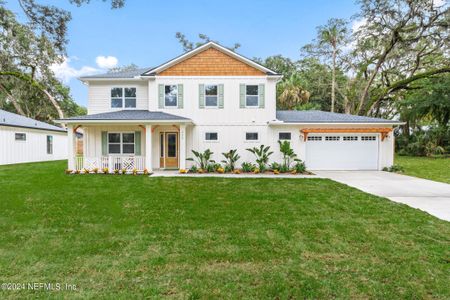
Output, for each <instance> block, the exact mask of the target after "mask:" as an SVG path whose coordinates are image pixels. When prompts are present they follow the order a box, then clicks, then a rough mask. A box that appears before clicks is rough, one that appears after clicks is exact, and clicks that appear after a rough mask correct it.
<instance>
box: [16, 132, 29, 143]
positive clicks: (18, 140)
mask: <svg viewBox="0 0 450 300" xmlns="http://www.w3.org/2000/svg"><path fill="white" fill-rule="evenodd" d="M18 134H23V136H24V137H25V138H24V139H23V140H22V139H17V135H18ZM14 141H16V142H26V141H27V133H26V132H14Z"/></svg>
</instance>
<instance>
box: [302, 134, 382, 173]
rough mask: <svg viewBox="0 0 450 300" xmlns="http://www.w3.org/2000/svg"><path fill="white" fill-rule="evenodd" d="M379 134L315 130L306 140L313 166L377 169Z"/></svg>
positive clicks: (312, 168)
mask: <svg viewBox="0 0 450 300" xmlns="http://www.w3.org/2000/svg"><path fill="white" fill-rule="evenodd" d="M378 140H379V138H378V135H376V134H320V135H319V134H315V135H312V134H311V135H308V138H307V141H306V167H307V168H308V169H310V170H377V169H378Z"/></svg>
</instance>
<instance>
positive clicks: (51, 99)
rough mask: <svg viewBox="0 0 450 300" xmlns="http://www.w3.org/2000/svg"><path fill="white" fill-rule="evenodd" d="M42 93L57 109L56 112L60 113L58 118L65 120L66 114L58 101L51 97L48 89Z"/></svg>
mask: <svg viewBox="0 0 450 300" xmlns="http://www.w3.org/2000/svg"><path fill="white" fill-rule="evenodd" d="M42 92H43V93H44V94H45V95H46V96H47V98H48V100H50V102H51V103H52V104H53V106H54V107H55V109H56V111H57V112H58V117H59V118H60V119H64V113H63V111H62V109H61V107H60V106H59V104H58V101H57V100H56V99H55V98H54V97H53V96H52V95H50V93H49V92H48V91H47V90H46V89H42Z"/></svg>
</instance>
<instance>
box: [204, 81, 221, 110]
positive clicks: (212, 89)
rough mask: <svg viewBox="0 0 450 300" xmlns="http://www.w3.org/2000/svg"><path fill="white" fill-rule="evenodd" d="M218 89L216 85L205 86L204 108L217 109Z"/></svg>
mask: <svg viewBox="0 0 450 300" xmlns="http://www.w3.org/2000/svg"><path fill="white" fill-rule="evenodd" d="M217 91H218V88H217V85H205V106H206V107H217V104H218V100H217V99H218V96H217V95H218V92H217Z"/></svg>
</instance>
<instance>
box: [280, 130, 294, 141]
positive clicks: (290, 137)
mask: <svg viewBox="0 0 450 300" xmlns="http://www.w3.org/2000/svg"><path fill="white" fill-rule="evenodd" d="M282 133H288V134H289V139H281V138H280V134H282ZM278 140H279V141H292V132H290V131H279V132H278Z"/></svg>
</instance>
